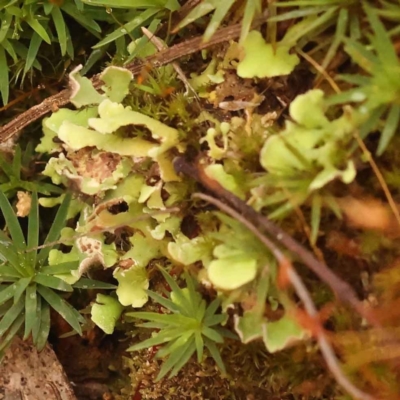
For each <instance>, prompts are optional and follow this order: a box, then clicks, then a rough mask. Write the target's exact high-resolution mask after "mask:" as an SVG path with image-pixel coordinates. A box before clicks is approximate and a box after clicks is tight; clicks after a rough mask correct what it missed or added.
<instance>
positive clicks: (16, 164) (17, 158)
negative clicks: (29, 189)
mask: <svg viewBox="0 0 400 400" xmlns="http://www.w3.org/2000/svg"><path fill="white" fill-rule="evenodd" d="M21 156H22V154H21V147H20V146H19V145H18V144H17V145H16V146H15V151H14V157H13V162H12V169H13V175H14V177H15V179H18V180H20V179H21Z"/></svg>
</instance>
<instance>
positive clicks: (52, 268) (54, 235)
mask: <svg viewBox="0 0 400 400" xmlns="http://www.w3.org/2000/svg"><path fill="white" fill-rule="evenodd" d="M70 200H71V196H70V195H67V196H65V197H64V200H63V202H62V204H61V205H60V208H59V209H58V212H57V214H56V216H55V219H54V221H53V224H52V226H51V228H50V230H49V232H48V235H47V237H46V239H45V241H44V245H45V246H44V247H43V248H41V249H40V250H39V249H38V244H39V208H38V199H37V194H36V193H33V195H32V203H31V208H30V212H29V216H28V228H27V235H26V238H25V235H24V233H23V230H22V228H21V226H20V223H19V221H18V218H17V216H16V214H15V212H14V210H13V208H12V206H11V204H10V203H9V201H8V200H7V198H6V197H5V195H4V194H3V193H2V192H0V209H1V211H2V214H3V216H4V219H5V222H6V227H7V230H8V232H9V234H10V237H9V236H8V235H7V234H6V233H5V232H3V231H2V230H0V339H1V341H0V352H2V351H3V350H4V349H5V348H6V347H7V346H8V345H9V344H10V343H11V341H12V339H13V337H14V336H15V335H17V334H18V333H19V332H20V330H21V328H22V327H23V337H24V339H27V338H28V337H30V336H31V337H32V340H33V343H34V344H35V345H36V346H37V348H38V349H42V348H43V347H44V346H45V344H46V341H47V337H48V335H49V331H50V309H53V310H54V311H56V312H58V313H59V314H60V315H61V317H62V318H63V319H64V320H65V321H66V322H67V323H68V324H69V325H70V326H71V327H72V328H73V330H74V331H75V332H77V333H79V334H81V333H82V329H81V323H83V322H84V318H83V317H82V316H81V314H80V313H79V312H78V311H77V310H75V309H74V308H73V307H72V306H71V305H70V304H69V303H68V302H67V301H66V300H65V299H64V293H68V292H72V291H73V289H74V287H75V288H80V289H91V288H99V289H102V288H104V289H114V288H115V286H114V285H110V284H107V283H103V282H97V281H93V280H91V279H86V278H82V279H80V280H79V281H78V282H76V283H75V284H74V285H73V286H72V285H70V284H69V283H67V282H65V281H64V280H63V279H61V278H60V277H58V275H60V274H61V275H62V274H68V273H70V271H72V270H74V269H76V268H77V262H75V261H66V262H61V263H58V264H56V265H49V253H50V251H51V248H52V247H54V242H55V241H56V240H57V239H58V238H59V235H60V232H61V229H62V228H63V226H64V224H65V220H66V216H67V214H68V208H69V203H70Z"/></svg>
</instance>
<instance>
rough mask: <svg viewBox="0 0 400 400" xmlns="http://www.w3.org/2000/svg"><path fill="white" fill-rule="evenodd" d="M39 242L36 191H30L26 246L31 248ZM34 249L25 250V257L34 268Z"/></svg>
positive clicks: (35, 253) (35, 252)
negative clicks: (30, 201) (30, 200)
mask: <svg viewBox="0 0 400 400" xmlns="http://www.w3.org/2000/svg"><path fill="white" fill-rule="evenodd" d="M38 243H39V205H38V197H37V193H36V192H33V193H32V203H31V209H30V212H29V217H28V243H27V248H28V249H32V248H34V247H36V246H37V245H38ZM36 255H37V251H36V250H30V251H28V252H27V258H29V261H30V265H31V267H32V268H33V269H35V265H36Z"/></svg>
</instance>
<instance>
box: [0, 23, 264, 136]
mask: <svg viewBox="0 0 400 400" xmlns="http://www.w3.org/2000/svg"><path fill="white" fill-rule="evenodd" d="M265 19H266V16H265V15H263V16H262V17H259V18H257V19H255V20H254V22H253V25H252V26H253V28H255V27H257V26H260V25H261V24H262V23H263V22H265ZM241 29H242V27H241V25H240V24H236V25H231V26H227V27H226V28H222V29H220V30H218V31H217V32H216V33H215V35H214V36H213V37H212V38H211V39H210V40H209V41H207V42H204V41H203V37H202V36H197V37H195V38H193V39H189V40H186V41H184V42H182V43H179V44H176V45H174V46H172V47H169V48H167V49H164V50H162V51H160V52H158V53H156V54H154V55H152V56H149V57H147V58H146V59H144V60H143V62H141V63H140V64H137V63H130V64H127V65H125V68H127V69H129V70H130V71H131V72H132V73H133V74H134V75H135V74H139V73H140V72H141V70H142V68H143V66H144V65H148V64H150V65H152V66H153V67H156V68H157V67H161V66H163V65H167V64H170V63H172V62H174V61H175V60H177V59H179V58H181V57H184V56H188V55H191V54H193V53H196V52H198V51H201V50H204V49H206V48H209V47H212V46H215V45H217V44H220V43H223V42H227V41H229V40H233V39H236V38H237V37H239V36H240V32H241ZM91 80H92V82H93V86H94V87H95V88H96V89H101V86H102V85H103V83H102V81H101V80H100V79H99V74H98V75H95V76H94V77H93V78H92V79H91ZM70 95H71V89H70V88H67V89H64V90H62V91H61V92H60V93H57V94H56V95H54V96H50V97H48V98H47V99H45V100H44V101H42V103H40V104H38V105H36V106H34V107H32V108H30V109H29V110H27V111H25V112H23V113H22V114H20V115H18V116H17V117H16V118H14V119H13V120H11V121H10V122H8V123H7V124H6V125H4V126H3V127H1V128H0V143H3V142H6V141H8V140H9V139H10V138H12V137H13V136H14V135H16V134H17V133H18V132H20V131H21V129H23V128H25V127H26V126H28V125H29V124H31V123H32V122H34V121H36V120H38V119H39V118H41V117H43V116H44V115H46V114H47V113H49V112H50V111H52V110H53V109H54V107H56V108H58V107H62V106H65V105H66V104H68V103H69V102H70Z"/></svg>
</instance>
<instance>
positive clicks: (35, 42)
mask: <svg viewBox="0 0 400 400" xmlns="http://www.w3.org/2000/svg"><path fill="white" fill-rule="evenodd" d="M42 41H43V39H42V38H41V37H40V36H39V35H38V34H37V33H36V32H34V33H33V35H32V38H31V41H30V43H29V49H28V53H27V55H26V60H25V67H24V75H25V74H26V73H27V72H28V71H29V70H30V69H31V67H32V65H33V64H34V62H35V61H36V57H37V53H38V51H39V47H40V45H41V44H42Z"/></svg>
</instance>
